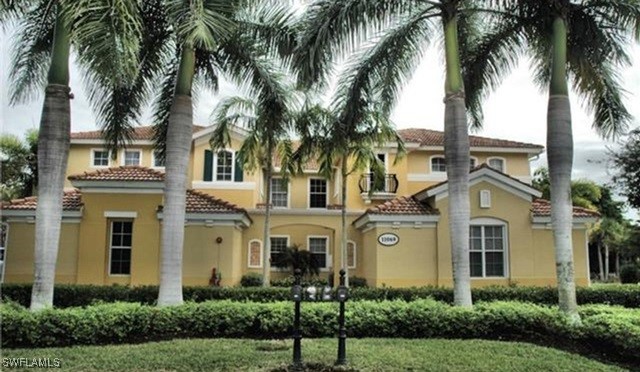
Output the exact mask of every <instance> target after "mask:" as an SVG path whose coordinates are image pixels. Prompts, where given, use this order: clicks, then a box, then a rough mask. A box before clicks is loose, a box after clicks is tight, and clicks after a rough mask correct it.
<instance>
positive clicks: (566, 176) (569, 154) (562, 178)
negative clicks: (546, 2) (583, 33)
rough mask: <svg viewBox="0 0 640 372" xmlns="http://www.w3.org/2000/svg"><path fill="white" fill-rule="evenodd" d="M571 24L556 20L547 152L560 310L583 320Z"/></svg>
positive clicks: (554, 23)
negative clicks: (577, 266)
mask: <svg viewBox="0 0 640 372" xmlns="http://www.w3.org/2000/svg"><path fill="white" fill-rule="evenodd" d="M566 64H567V27H566V24H565V22H564V20H563V19H562V18H560V17H558V18H557V19H556V20H554V22H553V60H552V73H551V87H550V91H549V107H548V111H547V149H548V150H547V151H548V159H549V160H548V161H549V180H550V183H551V185H550V193H551V225H552V227H553V241H554V244H555V251H556V275H557V278H558V297H559V305H560V310H561V311H563V312H564V313H565V314H566V315H567V316H568V317H569V318H570V319H571V320H572V321H574V322H580V316H579V314H578V304H577V301H576V286H575V282H574V267H573V249H572V248H573V242H572V237H571V233H572V224H573V205H572V202H571V169H572V167H573V134H572V130H571V105H570V103H569V90H568V87H567V69H566Z"/></svg>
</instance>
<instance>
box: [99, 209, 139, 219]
mask: <svg viewBox="0 0 640 372" xmlns="http://www.w3.org/2000/svg"><path fill="white" fill-rule="evenodd" d="M104 216H105V217H106V218H138V212H135V211H104Z"/></svg>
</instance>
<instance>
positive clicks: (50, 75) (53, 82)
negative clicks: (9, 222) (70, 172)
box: [0, 0, 140, 310]
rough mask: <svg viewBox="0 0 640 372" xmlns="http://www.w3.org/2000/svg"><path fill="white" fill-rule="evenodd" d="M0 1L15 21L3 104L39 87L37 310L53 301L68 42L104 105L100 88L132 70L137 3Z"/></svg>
mask: <svg viewBox="0 0 640 372" xmlns="http://www.w3.org/2000/svg"><path fill="white" fill-rule="evenodd" d="M2 5H5V6H2V7H0V21H1V22H2V26H3V27H4V28H8V27H9V26H11V27H14V26H15V27H16V32H15V38H14V40H13V41H14V42H13V46H12V50H13V56H12V64H11V66H12V69H11V71H10V73H9V79H10V84H9V85H10V87H11V103H12V104H16V103H20V102H23V101H26V100H29V99H33V98H34V97H35V96H37V95H39V94H41V92H43V91H44V103H43V108H42V116H41V118H40V129H39V134H38V180H40V185H39V186H40V187H39V189H38V206H37V208H36V234H35V255H34V257H35V264H34V281H33V290H32V296H31V309H32V310H38V309H41V308H45V307H51V306H52V303H53V285H54V277H55V265H56V260H57V255H58V242H59V238H60V229H61V221H62V195H63V185H64V175H65V173H66V167H67V158H68V154H69V142H70V135H69V133H70V129H71V128H70V126H71V124H70V105H69V100H70V98H71V97H72V95H71V94H70V90H71V89H70V88H69V55H70V53H71V48H72V47H73V49H74V50H75V51H76V53H77V59H78V62H79V65H80V66H81V68H82V70H83V73H84V76H85V79H84V80H85V83H86V85H87V87H88V91H89V92H90V101H91V102H92V103H93V104H94V107H98V108H101V107H104V106H103V105H104V103H105V102H106V101H105V100H104V99H103V98H104V93H105V92H106V91H108V90H111V89H118V88H119V87H122V86H125V85H127V84H128V82H129V81H130V80H131V79H132V77H133V76H134V75H135V72H136V68H137V61H138V60H137V51H138V46H139V44H138V43H137V41H138V40H139V38H140V36H139V32H140V27H139V26H140V23H139V17H138V15H139V13H138V11H139V9H138V3H137V2H135V1H117V2H113V1H108V0H95V1H88V0H79V1H71V0H59V1H56V0H40V1H39V0H26V1H19V2H18V1H9V2H3V4H2ZM109 35H112V36H117V37H109ZM98 112H99V113H100V114H102V113H103V112H101V111H100V110H98ZM100 116H101V115H100ZM101 117H102V116H101Z"/></svg>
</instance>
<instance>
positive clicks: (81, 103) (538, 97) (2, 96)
mask: <svg viewBox="0 0 640 372" xmlns="http://www.w3.org/2000/svg"><path fill="white" fill-rule="evenodd" d="M0 37H1V40H0V58H1V61H0V62H1V67H2V68H1V71H0V100H1V106H0V110H1V111H0V129H1V130H2V132H3V133H12V134H16V135H18V136H22V135H23V133H24V132H25V131H26V130H27V129H29V128H37V127H38V124H39V121H40V113H41V109H42V97H38V99H35V100H33V101H32V102H29V103H27V104H22V105H17V106H10V105H9V100H8V94H9V85H8V77H7V74H8V71H9V69H10V57H9V56H10V42H9V39H10V37H7V34H6V33H1V31H0ZM631 56H632V60H633V64H632V66H631V67H629V68H626V69H624V70H621V77H622V79H621V81H622V82H623V87H624V89H625V91H626V95H625V100H626V104H627V107H628V109H629V110H630V111H631V113H632V114H633V115H634V117H635V122H634V124H633V125H632V127H636V128H637V127H640V46H635V47H633V48H632V50H631ZM442 66H443V63H442V58H441V56H440V54H439V52H438V51H437V50H436V49H434V48H431V49H428V50H427V51H426V53H425V58H424V59H423V60H422V63H421V64H420V65H419V66H418V68H417V69H416V71H415V73H414V75H413V77H412V79H411V80H410V81H409V82H408V84H407V85H406V86H405V88H404V89H403V92H402V95H401V96H400V99H399V101H398V104H397V107H396V108H395V110H394V112H393V115H392V120H393V122H394V123H395V125H396V127H397V128H399V129H401V128H426V129H434V130H443V119H444V104H443V102H442V98H443V90H444V88H443V87H444V70H443V68H442ZM70 72H71V82H70V85H71V89H72V92H73V94H74V96H75V98H74V99H73V100H72V101H71V129H72V131H86V130H94V129H97V128H96V124H95V123H96V120H95V116H94V115H93V112H92V110H91V106H90V105H89V103H88V101H87V98H86V93H85V91H84V89H83V84H82V78H81V74H80V71H79V69H78V68H77V67H76V66H75V64H73V63H72V66H71V71H70ZM531 76H532V75H531V73H530V70H529V65H528V62H527V61H523V62H521V64H520V65H519V66H518V67H517V68H516V69H515V70H514V71H513V72H512V73H511V74H510V75H509V76H508V77H507V78H505V80H504V82H503V84H502V85H501V86H500V88H499V89H497V90H496V91H495V92H493V93H492V94H491V95H490V96H489V97H488V99H487V100H486V101H485V103H484V113H485V122H484V127H483V128H482V129H481V130H479V131H477V132H475V133H472V134H477V135H480V136H487V137H493V138H501V139H508V140H514V141H521V142H527V143H534V144H539V145H544V144H545V142H546V138H545V136H546V130H545V127H546V106H547V94H546V92H541V91H540V90H539V89H538V88H537V87H536V86H534V84H533V83H532V82H531V80H532V79H531ZM234 91H235V89H234V87H233V86H231V85H230V84H227V83H224V82H222V83H221V86H220V91H219V92H218V94H217V95H214V94H212V93H209V92H204V93H201V94H200V95H199V99H198V103H197V105H196V106H195V107H194V123H195V124H199V125H209V123H210V120H209V116H210V114H211V111H212V110H213V108H214V106H215V105H216V103H217V102H218V101H219V99H220V98H221V97H224V96H225V95H231V94H233V93H234ZM571 105H572V107H571V112H572V122H573V133H574V169H573V178H574V179H580V178H584V179H590V180H593V181H595V182H597V183H600V184H602V183H606V182H610V181H611V178H612V173H611V171H610V169H611V167H610V162H609V161H608V157H607V149H608V148H615V147H616V143H615V142H610V141H604V140H602V139H601V138H599V137H598V135H597V134H596V133H595V131H593V130H592V128H591V123H592V117H591V115H589V114H588V112H587V110H586V108H585V106H583V105H582V104H581V102H580V99H579V98H578V97H577V96H576V94H574V93H573V92H572V93H571ZM149 120H150V115H149V114H148V113H147V114H145V115H144V117H143V118H142V120H141V125H148V124H150V121H149ZM545 165H546V155H545V154H542V155H541V156H540V157H539V158H538V159H535V160H534V161H533V162H532V170H533V169H536V168H538V167H540V166H545ZM627 217H628V218H631V219H638V213H637V211H628V213H627Z"/></svg>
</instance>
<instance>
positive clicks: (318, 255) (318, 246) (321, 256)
mask: <svg viewBox="0 0 640 372" xmlns="http://www.w3.org/2000/svg"><path fill="white" fill-rule="evenodd" d="M309 252H311V255H312V256H313V258H314V259H315V260H316V262H317V263H318V266H319V267H320V268H322V269H326V268H327V267H328V266H327V238H326V237H309Z"/></svg>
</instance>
